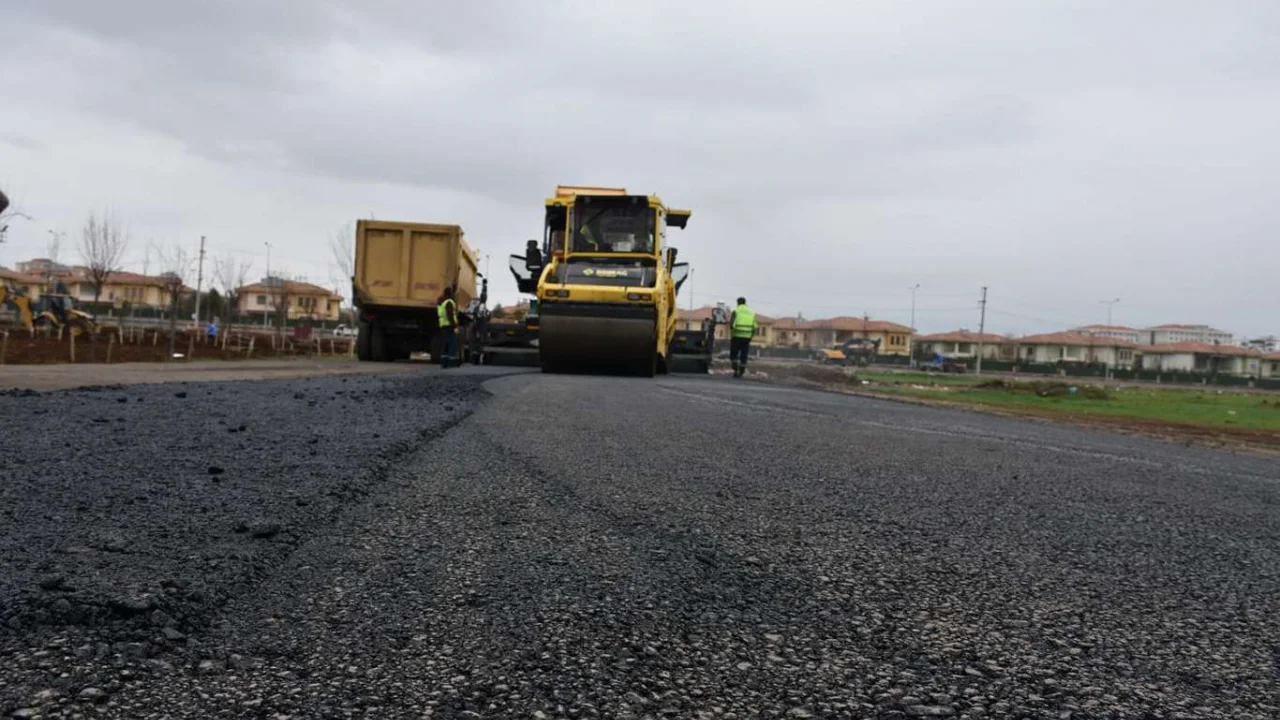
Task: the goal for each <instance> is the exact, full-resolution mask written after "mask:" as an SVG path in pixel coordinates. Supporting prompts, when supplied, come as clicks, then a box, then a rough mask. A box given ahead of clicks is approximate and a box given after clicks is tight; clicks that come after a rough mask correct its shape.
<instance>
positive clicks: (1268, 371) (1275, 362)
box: [1262, 352, 1280, 378]
mask: <svg viewBox="0 0 1280 720" xmlns="http://www.w3.org/2000/svg"><path fill="white" fill-rule="evenodd" d="M1262 377H1267V378H1280V352H1273V353H1267V354H1265V355H1263V356H1262Z"/></svg>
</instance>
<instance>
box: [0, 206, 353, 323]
mask: <svg viewBox="0 0 1280 720" xmlns="http://www.w3.org/2000/svg"><path fill="white" fill-rule="evenodd" d="M12 218H25V219H28V220H29V219H30V217H28V216H27V215H25V214H23V213H22V212H20V211H19V210H17V209H16V208H15V207H12V206H11V207H8V208H0V242H3V240H4V235H3V232H4V229H5V228H6V226H7V225H8V221H9V220H10V219H12ZM49 235H50V240H49V242H48V244H47V246H46V255H47V257H48V258H49V260H50V261H51V262H52V264H53V265H56V264H57V263H58V261H59V256H60V255H61V250H62V239H63V233H60V232H56V231H52V230H51V231H49ZM130 244H131V234H130V230H129V228H128V226H127V225H126V224H125V223H124V222H122V221H121V220H120V219H119V218H118V217H116V216H115V215H113V214H112V213H110V212H103V213H92V214H90V215H89V217H88V218H87V219H86V220H85V223H84V226H83V227H82V228H81V231H80V238H79V243H78V247H77V250H78V251H79V253H78V254H79V256H80V261H81V263H82V264H83V266H84V267H85V272H86V275H87V279H88V281H89V283H90V285H91V287H92V288H93V299H94V303H95V304H96V303H98V302H100V301H101V300H102V293H103V289H104V288H105V287H106V286H107V284H108V281H109V280H110V278H111V276H112V274H113V273H118V272H122V271H123V270H124V257H125V254H126V253H127V252H128V249H129V246H130ZM329 248H330V251H331V253H332V255H333V261H334V263H335V264H336V267H337V268H338V271H339V272H340V273H342V277H343V279H344V281H349V280H350V278H351V277H352V275H353V271H354V265H355V230H354V228H353V227H352V226H351V225H350V224H347V225H344V226H343V227H342V228H340V229H339V230H337V231H336V232H334V233H333V234H332V235H331V236H330V238H329ZM152 257H155V258H157V259H158V261H159V266H160V267H159V276H160V277H162V278H164V279H165V290H166V291H167V292H168V297H169V317H170V330H173V329H175V326H176V322H177V316H178V314H179V312H178V311H179V307H180V305H182V304H183V300H182V297H183V294H182V290H183V288H185V287H187V286H189V284H190V281H191V278H192V276H193V275H194V274H195V271H196V263H197V262H198V261H199V258H198V256H197V255H196V254H195V253H192V252H190V251H189V250H188V249H187V248H185V247H183V246H182V245H181V244H179V243H177V242H173V243H170V244H156V243H154V242H152V243H150V244H149V245H148V247H147V261H146V263H145V265H146V266H145V267H144V268H143V274H147V273H148V272H149V270H150V265H151V258H152ZM251 268H252V263H251V261H249V260H247V259H244V258H243V257H242V256H239V255H236V254H235V253H231V252H227V253H223V254H220V255H218V256H217V257H215V258H214V259H213V261H212V265H211V267H209V268H208V269H209V271H210V272H209V279H210V281H211V282H210V284H209V285H210V292H209V294H208V295H203V293H202V300H203V299H207V300H208V301H209V303H208V304H206V305H205V306H204V308H205V309H207V314H206V313H205V312H202V313H201V315H202V316H203V317H208V318H222V320H223V323H224V324H226V323H228V322H229V321H230V319H231V317H232V316H233V315H234V314H235V308H236V307H237V305H238V303H239V302H240V298H239V297H238V293H237V291H238V290H239V289H240V288H242V287H244V286H245V285H246V284H247V283H248V279H249V273H250V270H251ZM46 280H49V281H51V280H52V271H51V272H50V274H49V276H48V277H46ZM215 286H217V287H220V288H221V290H222V292H221V293H220V294H217V293H216V291H215V290H214V287H215ZM202 289H203V288H202ZM268 297H269V298H270V301H269V303H270V306H271V311H272V315H273V317H274V319H275V324H276V327H277V328H279V329H280V330H281V331H283V329H284V327H285V324H286V323H285V320H286V319H287V316H288V313H289V307H290V298H289V295H288V293H284V292H281V293H278V294H268Z"/></svg>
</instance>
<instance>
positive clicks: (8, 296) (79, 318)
mask: <svg viewBox="0 0 1280 720" xmlns="http://www.w3.org/2000/svg"><path fill="white" fill-rule="evenodd" d="M3 305H12V306H13V307H14V308H16V309H17V311H18V322H19V323H20V324H21V325H22V327H24V328H26V329H27V330H28V331H33V330H34V328H37V327H51V328H53V329H54V330H60V329H62V328H63V327H67V328H70V330H71V334H72V335H79V334H80V333H82V332H88V333H92V332H93V331H94V329H95V328H96V324H95V322H94V318H93V316H92V315H90V314H89V313H87V312H84V311H82V310H77V309H75V307H74V305H75V299H74V298H73V297H71V296H70V295H68V294H66V293H54V294H47V295H45V296H43V297H42V298H41V299H40V300H39V301H38V307H36V308H33V307H32V303H31V298H29V297H27V296H26V295H24V294H21V293H19V292H18V291H16V290H12V289H10V288H9V287H8V286H6V285H5V284H4V283H0V306H3Z"/></svg>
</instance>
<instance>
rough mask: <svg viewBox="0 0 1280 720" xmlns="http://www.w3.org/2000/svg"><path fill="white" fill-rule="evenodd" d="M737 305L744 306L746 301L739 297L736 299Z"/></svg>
mask: <svg viewBox="0 0 1280 720" xmlns="http://www.w3.org/2000/svg"><path fill="white" fill-rule="evenodd" d="M738 304H739V305H746V304H747V299H746V298H744V297H740V298H738Z"/></svg>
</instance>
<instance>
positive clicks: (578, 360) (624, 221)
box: [536, 185, 691, 377]
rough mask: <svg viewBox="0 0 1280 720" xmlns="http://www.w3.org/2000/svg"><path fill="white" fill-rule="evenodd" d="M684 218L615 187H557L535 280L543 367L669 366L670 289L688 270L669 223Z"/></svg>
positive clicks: (639, 369) (658, 369) (657, 369)
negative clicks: (669, 231)
mask: <svg viewBox="0 0 1280 720" xmlns="http://www.w3.org/2000/svg"><path fill="white" fill-rule="evenodd" d="M690 215H691V213H690V211H688V210H676V209H672V208H668V207H667V206H666V205H664V204H663V203H662V201H661V200H660V199H659V198H658V197H656V196H654V195H629V194H628V193H627V191H626V190H625V189H622V188H602V187H581V186H563V185H562V186H559V187H557V188H556V194H555V196H554V197H551V198H548V199H547V200H546V223H545V225H544V235H543V243H542V244H543V253H540V254H541V255H542V256H543V259H544V261H545V263H544V267H542V268H540V271H541V272H540V274H539V275H538V276H537V277H538V280H537V286H536V295H537V298H538V322H539V327H538V360H539V363H540V364H541V366H542V371H543V372H563V371H575V370H576V371H599V372H619V371H621V372H628V373H634V374H639V375H642V376H645V377H652V376H653V375H654V373H664V372H667V369H668V360H669V351H670V346H671V339H672V337H673V336H674V334H675V329H676V292H677V291H678V290H679V288H680V285H681V284H682V283H683V282H684V280H685V278H686V277H687V276H688V274H689V267H688V264H687V263H677V262H676V250H675V248H672V247H668V246H667V228H669V227H676V228H684V227H685V225H686V224H687V223H688V221H689V216H690Z"/></svg>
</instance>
